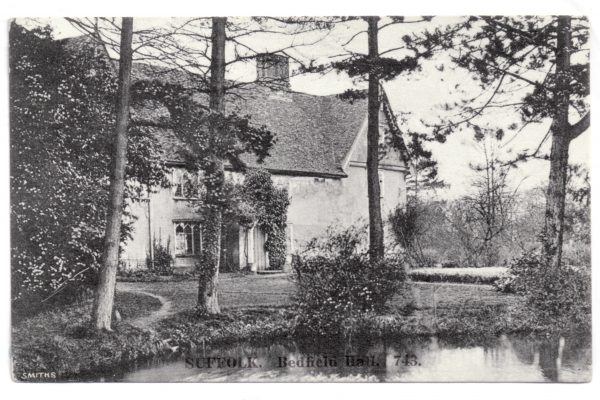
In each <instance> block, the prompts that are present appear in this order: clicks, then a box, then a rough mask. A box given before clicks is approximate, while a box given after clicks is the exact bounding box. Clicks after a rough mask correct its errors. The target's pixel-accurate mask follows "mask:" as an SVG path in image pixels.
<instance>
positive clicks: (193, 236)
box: [174, 221, 202, 256]
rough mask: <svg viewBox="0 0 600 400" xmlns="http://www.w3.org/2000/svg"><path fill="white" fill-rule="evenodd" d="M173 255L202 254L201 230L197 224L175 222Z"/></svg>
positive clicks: (192, 222)
mask: <svg viewBox="0 0 600 400" xmlns="http://www.w3.org/2000/svg"><path fill="white" fill-rule="evenodd" d="M174 224H175V255H176V256H197V255H200V254H201V253H202V229H201V227H200V223H199V222H194V221H179V222H175V223H174Z"/></svg>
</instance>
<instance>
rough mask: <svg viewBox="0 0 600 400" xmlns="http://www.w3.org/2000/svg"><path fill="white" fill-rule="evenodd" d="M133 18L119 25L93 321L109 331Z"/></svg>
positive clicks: (118, 236) (122, 184) (120, 212)
mask: <svg viewBox="0 0 600 400" xmlns="http://www.w3.org/2000/svg"><path fill="white" fill-rule="evenodd" d="M132 36H133V18H123V22H122V28H121V54H120V61H119V90H118V94H117V121H116V126H115V139H114V140H115V149H114V155H113V165H112V169H113V170H112V178H111V182H110V195H109V199H110V204H109V209H108V220H107V223H106V232H105V234H104V250H103V253H102V268H101V270H100V276H99V280H98V286H97V288H96V296H95V298H94V308H93V316H92V317H93V320H94V322H95V324H96V328H97V329H105V330H111V319H112V311H113V304H114V296H115V283H116V276H117V266H118V263H119V243H120V240H121V217H122V216H123V196H124V192H125V166H126V165H127V125H128V122H129V97H130V87H131V63H132V61H131V57H132V50H131V41H132Z"/></svg>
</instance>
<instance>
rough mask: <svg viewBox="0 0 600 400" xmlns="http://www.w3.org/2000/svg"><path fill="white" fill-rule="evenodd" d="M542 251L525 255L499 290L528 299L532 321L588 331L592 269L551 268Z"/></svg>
mask: <svg viewBox="0 0 600 400" xmlns="http://www.w3.org/2000/svg"><path fill="white" fill-rule="evenodd" d="M549 265H550V264H549V260H547V259H546V258H545V257H543V256H542V255H541V254H540V253H539V251H531V252H528V253H524V254H523V255H522V256H521V257H519V258H516V259H514V260H513V262H512V263H511V264H510V266H509V273H508V275H507V276H505V277H504V278H502V279H499V280H498V281H497V282H496V283H495V286H496V288H497V289H498V290H500V291H503V292H507V293H518V294H522V295H524V296H526V297H527V300H528V301H527V305H528V307H529V308H530V309H531V310H532V311H533V313H532V319H533V320H534V322H535V323H536V324H538V325H540V326H545V327H552V329H553V330H557V331H568V330H587V329H589V328H590V325H589V324H590V322H591V275H590V270H589V268H588V267H573V266H568V265H562V266H561V267H560V268H558V269H556V270H555V269H554V268H550V267H549Z"/></svg>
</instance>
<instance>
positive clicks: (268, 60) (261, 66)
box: [256, 53, 290, 89]
mask: <svg viewBox="0 0 600 400" xmlns="http://www.w3.org/2000/svg"><path fill="white" fill-rule="evenodd" d="M256 75H257V76H256V81H257V82H259V83H262V84H264V85H267V86H270V87H275V88H277V87H280V88H282V89H288V88H289V87H290V63H289V59H288V57H287V56H285V55H281V54H273V53H264V54H258V55H257V56H256Z"/></svg>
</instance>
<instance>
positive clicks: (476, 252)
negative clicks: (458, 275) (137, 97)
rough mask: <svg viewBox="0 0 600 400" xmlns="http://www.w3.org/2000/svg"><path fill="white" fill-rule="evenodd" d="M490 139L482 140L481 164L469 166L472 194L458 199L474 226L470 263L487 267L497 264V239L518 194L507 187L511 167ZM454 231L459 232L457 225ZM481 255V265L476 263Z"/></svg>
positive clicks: (504, 227)
mask: <svg viewBox="0 0 600 400" xmlns="http://www.w3.org/2000/svg"><path fill="white" fill-rule="evenodd" d="M486 139H487V140H486ZM493 140H494V139H491V140H490V138H484V139H482V140H481V150H482V153H483V157H484V161H483V163H482V164H474V165H471V166H470V167H471V169H472V170H473V171H475V172H476V173H477V175H476V177H475V179H474V180H473V182H472V184H471V188H472V193H470V194H467V195H466V196H463V197H462V198H461V199H460V200H459V201H460V202H462V203H464V204H465V206H466V208H467V210H468V211H467V212H468V213H469V214H470V217H469V218H468V221H469V224H470V225H473V227H472V229H471V231H472V232H473V233H474V235H473V236H472V237H471V238H470V240H469V242H471V243H470V245H472V246H473V247H472V252H471V253H472V256H473V257H472V258H473V264H474V265H483V266H488V267H489V266H495V265H496V264H497V263H498V261H499V254H498V253H499V248H500V245H499V243H498V239H500V238H502V237H503V236H504V234H505V233H506V231H507V230H508V229H509V227H510V223H511V222H512V218H513V214H514V206H515V200H516V194H517V189H514V190H513V189H511V188H509V185H508V176H509V172H510V166H508V165H503V164H502V162H501V161H500V160H498V158H497V153H496V148H495V146H494V143H493V142H492V141H493ZM456 228H457V229H462V227H460V226H457V227H456ZM481 256H483V260H482V261H483V262H482V263H481V262H477V260H478V259H479V258H480V257H481Z"/></svg>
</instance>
